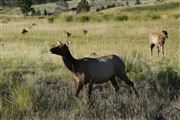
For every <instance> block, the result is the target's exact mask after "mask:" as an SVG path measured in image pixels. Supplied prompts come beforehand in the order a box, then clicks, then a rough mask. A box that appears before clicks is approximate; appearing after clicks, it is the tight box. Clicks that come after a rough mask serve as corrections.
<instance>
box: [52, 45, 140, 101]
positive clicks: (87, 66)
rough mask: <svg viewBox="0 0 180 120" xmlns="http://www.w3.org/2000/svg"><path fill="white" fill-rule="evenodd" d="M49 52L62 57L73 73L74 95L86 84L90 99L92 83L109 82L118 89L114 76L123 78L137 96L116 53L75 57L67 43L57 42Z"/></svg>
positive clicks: (77, 94)
mask: <svg viewBox="0 0 180 120" xmlns="http://www.w3.org/2000/svg"><path fill="white" fill-rule="evenodd" d="M50 52H51V53H52V54H56V55H59V56H61V57H62V60H63V62H64V64H65V66H66V67H67V68H68V69H69V70H70V71H71V72H72V73H73V77H74V79H75V81H76V82H77V83H78V88H77V91H76V97H78V96H79V92H80V91H81V90H82V88H83V86H84V85H86V84H88V98H89V99H90V96H91V91H92V87H93V85H94V84H101V83H105V82H108V81H109V82H110V83H111V84H112V86H113V87H114V89H115V91H116V92H117V91H118V90H119V85H118V83H117V81H116V79H115V78H116V77H118V78H120V79H121V80H123V81H124V82H125V83H126V84H127V85H129V86H130V87H132V89H133V90H134V92H135V94H136V95H137V96H139V95H138V92H137V90H136V89H135V87H134V83H133V82H132V81H130V80H129V78H128V77H127V75H126V72H125V64H124V62H123V61H122V60H121V58H120V57H119V56H117V55H113V54H112V55H107V56H103V57H99V58H82V59H75V58H74V57H73V56H72V55H71V52H70V51H69V48H68V45H67V44H63V43H61V42H58V46H56V47H54V48H51V49H50Z"/></svg>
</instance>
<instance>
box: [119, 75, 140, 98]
mask: <svg viewBox="0 0 180 120" xmlns="http://www.w3.org/2000/svg"><path fill="white" fill-rule="evenodd" d="M120 78H121V79H122V80H123V81H124V82H125V83H126V84H127V85H129V86H131V87H132V88H133V90H134V92H135V94H136V96H137V97H139V95H138V92H137V90H136V89H135V87H134V83H133V82H132V81H130V80H129V78H128V77H127V75H126V74H125V73H124V74H121V75H120Z"/></svg>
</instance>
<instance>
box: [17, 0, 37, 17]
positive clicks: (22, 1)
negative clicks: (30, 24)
mask: <svg viewBox="0 0 180 120" xmlns="http://www.w3.org/2000/svg"><path fill="white" fill-rule="evenodd" d="M32 4H33V2H32V0H19V1H18V5H19V7H20V8H21V11H22V13H23V14H24V15H28V13H29V12H30V11H31V9H32V8H31V6H32Z"/></svg>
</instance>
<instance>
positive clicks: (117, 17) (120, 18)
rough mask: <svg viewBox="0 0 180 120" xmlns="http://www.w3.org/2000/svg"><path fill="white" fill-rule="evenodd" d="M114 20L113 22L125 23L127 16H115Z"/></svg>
mask: <svg viewBox="0 0 180 120" xmlns="http://www.w3.org/2000/svg"><path fill="white" fill-rule="evenodd" d="M114 20H115V21H127V20H128V16H127V15H117V16H114Z"/></svg>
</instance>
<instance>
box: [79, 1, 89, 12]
mask: <svg viewBox="0 0 180 120" xmlns="http://www.w3.org/2000/svg"><path fill="white" fill-rule="evenodd" d="M89 10H90V5H89V3H88V2H87V1H86V0H81V2H80V3H79V4H78V6H77V12H88V11H89Z"/></svg>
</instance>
